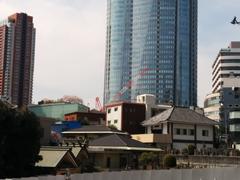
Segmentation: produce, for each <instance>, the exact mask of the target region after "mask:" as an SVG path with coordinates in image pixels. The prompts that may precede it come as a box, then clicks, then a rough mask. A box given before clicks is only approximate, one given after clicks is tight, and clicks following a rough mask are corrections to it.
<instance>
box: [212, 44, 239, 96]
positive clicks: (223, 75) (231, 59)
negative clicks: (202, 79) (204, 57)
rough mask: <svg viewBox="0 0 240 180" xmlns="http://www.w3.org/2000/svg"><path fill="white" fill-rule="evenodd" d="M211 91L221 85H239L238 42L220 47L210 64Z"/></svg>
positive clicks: (218, 88)
mask: <svg viewBox="0 0 240 180" xmlns="http://www.w3.org/2000/svg"><path fill="white" fill-rule="evenodd" d="M212 69H213V72H212V76H213V77H212V92H217V91H219V90H220V89H221V88H223V87H232V86H236V87H240V42H238V41H234V42H231V44H230V45H229V47H228V48H225V49H221V50H220V52H219V53H218V55H217V58H216V60H215V61H214V63H213V66H212Z"/></svg>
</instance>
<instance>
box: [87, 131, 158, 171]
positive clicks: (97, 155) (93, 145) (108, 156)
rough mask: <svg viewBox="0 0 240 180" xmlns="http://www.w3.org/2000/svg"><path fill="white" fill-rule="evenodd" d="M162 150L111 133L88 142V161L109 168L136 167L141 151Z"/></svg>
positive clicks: (125, 136) (96, 165)
mask: <svg viewBox="0 0 240 180" xmlns="http://www.w3.org/2000/svg"><path fill="white" fill-rule="evenodd" d="M161 151H162V150H161V149H159V148H152V147H151V146H148V145H146V144H144V143H141V142H139V141H137V140H134V139H131V137H130V136H128V135H120V134H111V135H107V136H104V137H100V138H97V139H94V140H92V141H90V142H89V147H88V152H89V161H90V162H92V163H93V164H94V166H95V167H100V168H101V169H109V170H120V169H129V168H130V169H137V168H138V157H139V155H141V153H142V152H156V153H159V152H161Z"/></svg>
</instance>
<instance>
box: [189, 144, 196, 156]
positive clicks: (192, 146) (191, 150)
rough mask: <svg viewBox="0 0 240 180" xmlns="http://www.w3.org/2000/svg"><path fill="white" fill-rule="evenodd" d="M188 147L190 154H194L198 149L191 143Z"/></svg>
mask: <svg viewBox="0 0 240 180" xmlns="http://www.w3.org/2000/svg"><path fill="white" fill-rule="evenodd" d="M187 149H188V155H194V151H195V149H196V147H195V146H194V145H192V144H189V145H188V148H187Z"/></svg>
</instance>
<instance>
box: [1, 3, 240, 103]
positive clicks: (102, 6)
mask: <svg viewBox="0 0 240 180" xmlns="http://www.w3.org/2000/svg"><path fill="white" fill-rule="evenodd" d="M106 2H107V1H106V0H0V19H5V18H7V17H8V16H9V15H11V14H14V13H15V12H25V13H27V14H29V15H31V16H33V17H34V24H35V28H36V30H37V34H36V47H35V69H34V84H33V103H37V102H38V101H40V100H42V99H43V98H49V99H57V98H61V97H62V96H64V95H76V96H79V97H81V98H82V99H83V101H84V104H86V105H90V106H92V107H94V104H95V98H96V97H97V96H98V97H100V98H102V96H103V82H104V61H105V37H106V8H107V7H106V6H107V4H106ZM239 9H240V2H239V0H199V9H198V11H199V12H198V105H199V106H200V107H202V106H203V100H204V97H205V96H206V95H207V94H209V93H211V72H212V69H211V66H212V63H213V61H214V60H215V58H216V56H217V53H218V52H219V50H220V49H221V48H225V47H228V45H229V43H230V41H238V40H240V26H238V25H235V26H233V25H231V24H230V21H231V20H232V19H233V17H234V16H239V19H240V11H239Z"/></svg>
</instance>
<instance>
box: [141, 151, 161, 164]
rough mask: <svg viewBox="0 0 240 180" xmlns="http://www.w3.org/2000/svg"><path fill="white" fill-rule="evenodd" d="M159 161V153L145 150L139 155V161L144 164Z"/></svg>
mask: <svg viewBox="0 0 240 180" xmlns="http://www.w3.org/2000/svg"><path fill="white" fill-rule="evenodd" d="M157 162H158V155H157V154H156V153H153V152H144V153H142V154H141V156H140V157H139V163H140V164H141V165H143V166H147V165H154V164H156V163H157Z"/></svg>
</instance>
